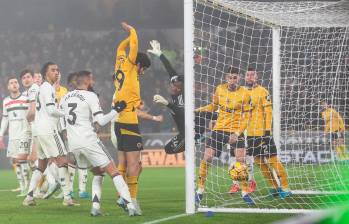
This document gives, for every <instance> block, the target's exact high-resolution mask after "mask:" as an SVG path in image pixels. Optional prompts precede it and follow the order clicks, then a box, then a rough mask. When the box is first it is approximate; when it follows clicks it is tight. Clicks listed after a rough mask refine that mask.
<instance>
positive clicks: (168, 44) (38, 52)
mask: <svg viewBox="0 0 349 224" xmlns="http://www.w3.org/2000/svg"><path fill="white" fill-rule="evenodd" d="M166 34H167V30H162V31H159V30H157V31H156V32H155V33H154V30H139V31H138V35H139V42H140V51H143V52H144V51H146V50H147V49H148V48H149V47H150V46H149V41H150V40H152V39H155V38H156V39H158V40H159V41H160V43H161V45H162V47H163V49H165V51H164V53H165V54H166V56H167V57H168V58H169V60H170V61H171V63H172V64H173V66H174V67H175V68H176V70H177V71H178V73H181V74H183V67H184V65H183V63H184V62H183V46H180V43H179V44H176V41H171V39H168V37H167V36H168V35H166ZM125 37H126V36H125V34H124V33H122V32H120V31H116V30H110V31H103V32H101V31H98V32H97V31H84V32H83V31H76V30H74V31H71V30H69V29H66V30H65V31H63V32H48V33H34V32H32V33H12V32H8V33H2V34H0V43H1V44H0V63H1V64H0V73H1V76H0V79H1V85H0V96H1V98H3V97H5V96H6V95H7V87H6V78H7V76H8V75H10V74H16V75H17V76H19V73H20V71H21V70H23V69H25V68H29V69H32V70H34V71H37V72H39V71H40V68H41V65H42V64H43V63H45V62H47V61H53V62H55V63H57V64H58V65H59V67H60V70H61V74H62V81H61V82H62V83H61V84H62V85H63V86H65V85H66V81H67V80H66V79H67V76H68V74H69V73H70V72H73V71H78V70H83V69H87V70H91V71H92V72H93V74H94V78H95V81H96V84H95V90H96V92H98V94H99V96H100V101H101V105H102V107H103V108H104V110H105V111H106V112H107V111H108V110H109V108H110V104H111V100H112V95H113V93H114V85H113V82H112V74H113V70H114V62H115V52H116V48H117V44H118V43H119V42H120V41H121V40H122V39H123V38H125ZM151 59H152V66H151V68H150V69H148V70H147V71H146V74H145V75H144V76H143V77H141V78H140V82H141V96H142V99H143V100H144V107H143V110H144V111H146V112H148V113H150V114H152V115H160V114H162V115H163V117H164V121H163V122H161V123H160V122H155V121H150V120H149V121H145V120H143V121H141V127H142V131H143V133H154V132H155V133H157V132H173V131H176V130H175V125H174V123H173V121H172V119H171V116H170V115H169V113H168V110H166V108H161V107H159V106H158V105H155V104H153V102H152V98H153V95H154V94H161V95H164V96H167V97H168V96H169V94H168V93H167V87H168V80H169V78H168V74H167V73H166V71H165V70H164V68H163V66H162V64H161V62H160V60H159V59H157V58H154V57H152V58H151Z"/></svg>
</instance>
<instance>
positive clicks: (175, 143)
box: [165, 135, 185, 154]
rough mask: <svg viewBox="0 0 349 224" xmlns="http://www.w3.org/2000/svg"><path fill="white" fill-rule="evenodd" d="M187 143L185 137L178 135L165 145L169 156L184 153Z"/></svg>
mask: <svg viewBox="0 0 349 224" xmlns="http://www.w3.org/2000/svg"><path fill="white" fill-rule="evenodd" d="M184 147H185V142H184V136H183V135H176V136H174V137H173V138H171V140H170V141H169V142H168V143H167V144H166V145H165V152H166V153H167V154H176V153H180V152H183V151H184Z"/></svg>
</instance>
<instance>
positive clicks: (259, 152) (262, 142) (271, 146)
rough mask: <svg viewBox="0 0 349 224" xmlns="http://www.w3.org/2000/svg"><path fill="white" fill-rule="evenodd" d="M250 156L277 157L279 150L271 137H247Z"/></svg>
mask: <svg viewBox="0 0 349 224" xmlns="http://www.w3.org/2000/svg"><path fill="white" fill-rule="evenodd" d="M247 148H248V155H252V156H271V155H277V148H276V145H275V142H274V139H273V137H271V136H267V137H265V136H247Z"/></svg>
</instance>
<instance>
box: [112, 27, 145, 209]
mask: <svg viewBox="0 0 349 224" xmlns="http://www.w3.org/2000/svg"><path fill="white" fill-rule="evenodd" d="M121 26H122V28H123V29H124V30H125V31H126V32H128V33H129V37H128V38H126V39H125V40H123V41H122V42H121V43H120V44H119V46H118V49H117V52H116V62H115V71H114V76H113V77H114V84H115V94H114V97H113V99H114V103H117V102H122V101H125V102H126V108H125V109H124V110H123V111H122V112H121V113H120V114H119V117H118V119H117V120H116V121H115V126H114V127H115V128H114V131H115V136H116V138H117V145H118V160H119V166H118V170H119V172H120V173H121V174H122V175H123V176H124V177H126V178H125V179H126V182H127V185H128V187H129V190H130V193H131V198H132V201H133V203H134V205H135V207H136V209H137V215H141V214H142V212H141V210H140V208H139V205H138V203H137V193H138V178H139V175H140V172H141V170H142V164H141V154H140V151H141V150H142V149H143V144H142V137H141V134H140V131H139V127H138V117H137V109H138V107H139V106H140V105H141V96H140V85H139V76H140V75H143V74H144V71H145V70H146V69H147V68H148V67H150V64H151V63H150V60H149V58H148V56H147V55H146V54H144V53H140V52H138V37H137V32H136V30H135V28H133V27H132V26H130V25H128V24H127V23H125V22H123V23H121ZM127 48H129V52H128V55H127V54H126V50H127ZM125 204H126V203H123V201H122V199H119V200H118V205H120V206H122V207H124V208H125Z"/></svg>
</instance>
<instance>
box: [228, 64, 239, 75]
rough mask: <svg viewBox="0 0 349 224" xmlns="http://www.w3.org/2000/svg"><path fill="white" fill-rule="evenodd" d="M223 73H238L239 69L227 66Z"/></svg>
mask: <svg viewBox="0 0 349 224" xmlns="http://www.w3.org/2000/svg"><path fill="white" fill-rule="evenodd" d="M225 74H240V71H239V69H238V68H235V67H233V66H229V67H227V68H226V69H225Z"/></svg>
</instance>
